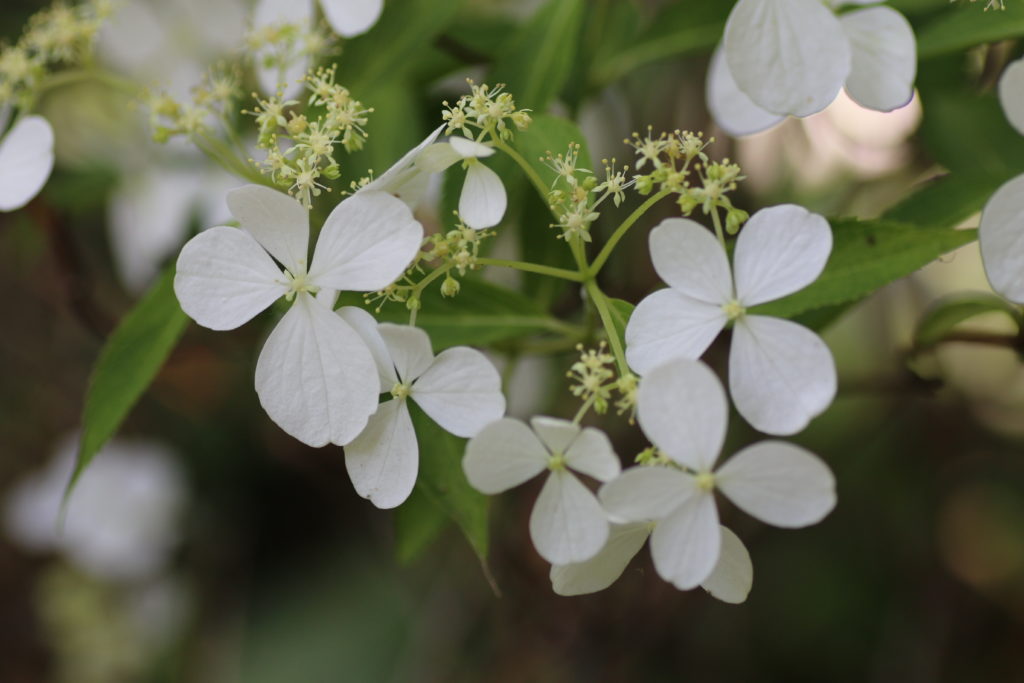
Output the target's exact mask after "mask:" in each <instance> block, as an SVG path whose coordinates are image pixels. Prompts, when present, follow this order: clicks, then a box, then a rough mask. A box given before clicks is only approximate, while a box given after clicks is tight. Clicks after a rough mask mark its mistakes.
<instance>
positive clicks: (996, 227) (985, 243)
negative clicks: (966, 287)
mask: <svg viewBox="0 0 1024 683" xmlns="http://www.w3.org/2000/svg"><path fill="white" fill-rule="evenodd" d="M978 241H979V242H980V243H981V258H982V260H983V261H984V263H985V273H986V274H987V275H988V281H989V282H990V283H991V284H992V289H994V290H995V291H997V292H999V293H1000V294H1002V295H1003V296H1005V297H1006V298H1007V299H1010V300H1011V301H1015V302H1017V303H1024V175H1021V176H1017V177H1016V178H1014V179H1013V180H1011V181H1010V182H1008V183H1006V184H1005V185H1003V186H1002V187H1000V188H999V189H998V190H997V191H996V193H995V194H994V195H992V198H991V199H989V200H988V203H987V204H986V205H985V210H984V211H983V212H982V214H981V226H980V227H979V229H978Z"/></svg>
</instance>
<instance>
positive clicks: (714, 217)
mask: <svg viewBox="0 0 1024 683" xmlns="http://www.w3.org/2000/svg"><path fill="white" fill-rule="evenodd" d="M711 222H712V223H714V224H715V235H717V236H718V242H719V244H721V245H722V249H725V233H724V232H723V231H722V221H721V219H720V218H719V217H718V207H717V206H712V207H711Z"/></svg>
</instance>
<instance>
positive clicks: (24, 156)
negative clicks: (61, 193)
mask: <svg viewBox="0 0 1024 683" xmlns="http://www.w3.org/2000/svg"><path fill="white" fill-rule="evenodd" d="M52 170H53V128H52V127H51V126H50V124H49V123H48V122H47V120H46V119H44V118H43V117H42V116H26V117H25V118H23V119H21V120H20V121H18V122H17V123H16V124H14V127H13V128H11V130H10V132H8V133H7V136H6V137H4V139H3V140H0V211H14V210H16V209H20V208H21V207H23V206H25V205H26V204H28V203H29V201H31V200H32V198H33V197H35V196H36V195H37V194H39V191H40V190H42V189H43V185H45V184H46V181H47V180H48V179H49V177H50V171H52Z"/></svg>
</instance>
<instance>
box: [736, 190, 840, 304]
mask: <svg viewBox="0 0 1024 683" xmlns="http://www.w3.org/2000/svg"><path fill="white" fill-rule="evenodd" d="M831 253H832V229H831V228H830V227H829V224H828V221H827V220H825V219H824V218H823V217H822V216H819V215H818V214H816V213H811V212H810V211H808V210H807V209H805V208H803V207H800V206H796V205H795V204H783V205H781V206H773V207H771V208H768V209H761V210H760V211H758V212H757V213H755V214H754V215H753V216H751V217H750V220H749V221H747V224H746V225H745V226H743V230H742V231H741V232H740V236H739V238H738V239H737V240H736V251H735V253H734V254H733V274H734V275H735V277H736V297H737V298H738V299H739V300H740V302H741V303H742V304H743V305H744V306H754V305H757V304H761V303H764V302H766V301H772V300H774V299H778V298H780V297H783V296H786V295H787V294H792V293H793V292H796V291H799V290H801V289H803V288H804V287H806V286H807V285H809V284H811V283H812V282H814V281H815V280H817V279H818V276H819V275H821V271H822V270H824V269H825V263H827V262H828V257H829V254H831Z"/></svg>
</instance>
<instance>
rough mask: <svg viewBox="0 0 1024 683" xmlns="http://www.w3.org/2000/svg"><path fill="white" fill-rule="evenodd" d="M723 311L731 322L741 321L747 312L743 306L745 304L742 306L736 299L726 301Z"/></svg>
mask: <svg viewBox="0 0 1024 683" xmlns="http://www.w3.org/2000/svg"><path fill="white" fill-rule="evenodd" d="M722 310H723V311H725V314H726V315H727V316H728V317H729V320H739V319H740V318H742V317H743V316H744V315H745V314H746V312H747V309H746V308H745V307H744V306H743V304H741V303H740V302H739V301H737V300H736V299H730V300H729V301H726V302H725V303H724V304H722Z"/></svg>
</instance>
